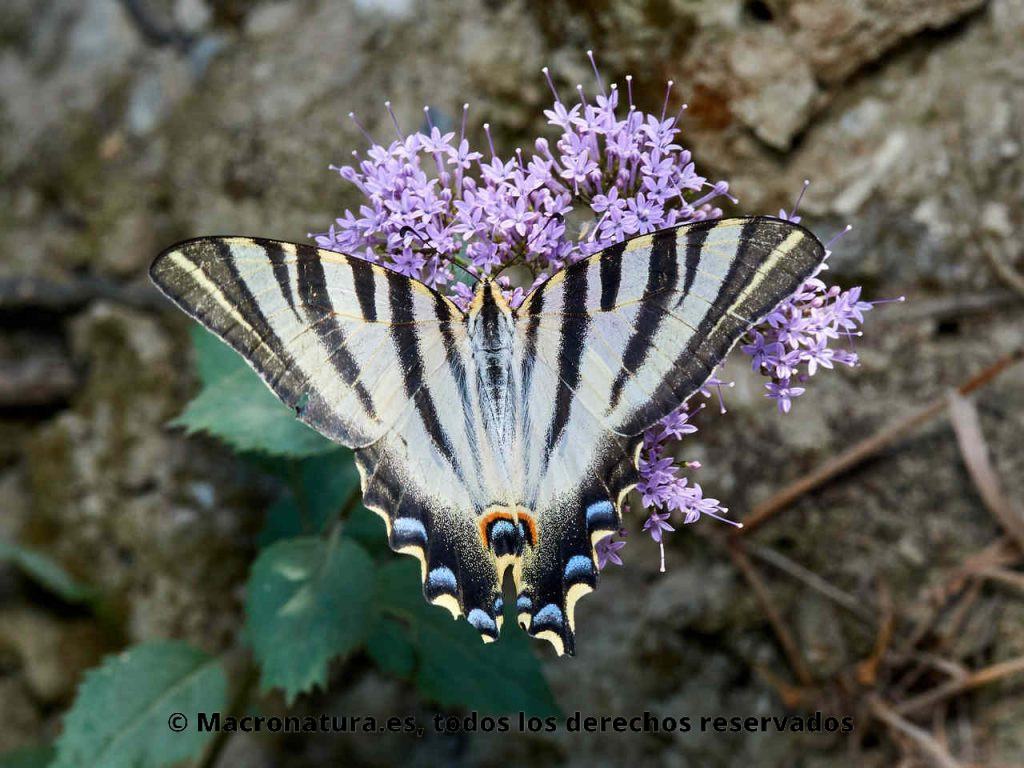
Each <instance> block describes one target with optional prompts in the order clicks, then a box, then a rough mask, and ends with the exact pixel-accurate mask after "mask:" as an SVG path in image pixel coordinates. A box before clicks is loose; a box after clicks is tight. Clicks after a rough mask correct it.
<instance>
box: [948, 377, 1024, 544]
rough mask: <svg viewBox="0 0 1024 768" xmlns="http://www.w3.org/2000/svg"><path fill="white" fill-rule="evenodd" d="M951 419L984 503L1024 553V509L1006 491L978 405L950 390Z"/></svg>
mask: <svg viewBox="0 0 1024 768" xmlns="http://www.w3.org/2000/svg"><path fill="white" fill-rule="evenodd" d="M949 419H950V421H951V422H952V424H953V431H954V432H955V433H956V441H957V444H958V445H959V446H960V453H961V455H962V456H963V457H964V464H966V465H967V471H968V472H969V473H970V475H971V480H973V481H974V485H975V487H976V488H977V489H978V493H979V494H981V499H982V501H984V502H985V507H986V508H987V509H988V511H989V512H991V513H992V516H993V517H994V518H995V519H996V521H997V522H998V523H999V524H1000V525H1001V526H1002V527H1003V530H1005V531H1006V533H1007V535H1009V536H1010V538H1011V539H1013V541H1014V543H1015V544H1016V545H1017V548H1018V549H1019V550H1020V551H1021V552H1022V553H1024V509H1021V508H1020V506H1019V505H1018V504H1014V503H1013V502H1012V501H1011V500H1010V499H1009V498H1007V496H1006V494H1004V493H1003V490H1002V488H1001V486H1000V483H999V478H998V476H997V475H996V472H995V469H994V468H993V467H992V462H991V461H990V460H989V455H988V447H987V446H986V444H985V437H984V435H983V434H982V432H981V423H980V421H979V420H978V410H977V408H975V406H974V403H972V402H971V401H970V400H968V399H967V398H965V397H964V396H963V395H961V394H959V393H958V392H950V393H949Z"/></svg>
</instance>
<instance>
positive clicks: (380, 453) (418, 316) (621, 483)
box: [151, 218, 824, 653]
mask: <svg viewBox="0 0 1024 768" xmlns="http://www.w3.org/2000/svg"><path fill="white" fill-rule="evenodd" d="M823 258H824V248H823V247H822V245H821V243H820V242H818V240H817V239H816V238H814V236H813V235H811V234H810V233H809V232H807V231H806V230H804V229H802V228H800V227H798V226H796V225H793V224H792V223H790V222H785V221H781V220H778V219H771V218H750V219H729V220H722V221H717V222H716V221H711V222H699V223H696V224H690V225H685V226H682V227H677V228H674V229H669V230H664V231H662V232H658V233H655V234H653V235H647V236H643V237H638V238H634V239H632V240H630V241H627V242H624V243H620V244H618V245H615V246H612V247H610V248H608V249H606V250H605V251H603V252H602V253H600V254H598V255H596V256H592V257H590V258H588V259H584V260H582V261H579V262H577V263H575V264H573V265H571V266H569V267H567V268H566V269H563V270H562V271H560V272H558V273H556V274H555V275H553V276H552V277H551V278H550V279H549V280H548V281H547V282H545V283H544V284H542V285H541V286H540V287H539V288H537V289H535V290H534V291H533V292H532V293H531V294H530V295H528V296H527V297H526V298H525V299H524V300H523V302H522V304H521V305H520V306H519V307H517V308H515V309H512V308H511V307H509V305H508V303H507V302H506V301H505V299H504V298H503V297H502V295H501V292H500V290H499V287H498V285H497V283H495V282H494V281H491V280H481V281H480V282H479V283H478V284H477V287H476V291H475V293H474V296H473V299H472V301H471V302H470V305H469V307H468V310H467V311H466V312H463V311H462V310H460V309H459V308H458V307H457V306H456V305H455V304H454V303H452V302H451V301H450V300H449V299H447V298H446V297H444V296H442V295H441V294H439V293H437V292H435V291H433V290H432V289H430V288H428V287H427V286H425V285H423V284H421V283H419V282H417V281H415V280H412V279H410V278H408V277H405V276H403V275H401V274H398V273H397V272H393V271H391V270H388V269H386V268H384V267H381V266H379V265H375V264H370V263H369V262H366V261H362V260H360V259H356V258H353V257H350V256H346V255H343V254H337V253H333V252H330V251H322V250H318V249H316V248H313V247H310V246H306V245H296V244H288V243H280V242H277V241H272V240H262V239H255V238H200V239H197V240H191V241H187V242H185V243H181V244H179V245H177V246H175V247H173V248H171V249H169V250H168V251H166V252H165V253H164V254H162V255H161V256H160V257H158V258H157V260H156V261H155V262H154V265H153V267H152V269H151V275H152V277H153V279H154V281H155V282H156V284H157V285H158V286H159V287H160V288H161V290H163V291H164V292H165V293H166V294H167V295H168V296H170V297H171V298H172V299H173V300H174V301H175V302H176V303H178V304H179V306H181V307H182V308H183V309H185V311H187V312H188V313H189V314H191V315H192V316H193V317H195V318H197V319H198V320H199V321H200V322H202V323H203V324H204V325H206V326H207V327H208V328H209V329H210V330H212V331H213V332H215V333H217V334H218V335H220V336H221V337H222V338H223V339H224V340H225V341H226V342H227V343H229V344H231V345H232V346H233V347H234V348H235V349H236V350H238V351H239V352H240V353H241V354H243V356H245V358H246V359H247V360H248V362H249V363H250V364H251V365H252V366H253V368H254V369H255V370H256V371H257V372H258V373H259V374H260V376H261V377H262V378H263V380H264V381H265V382H266V383H267V385H268V386H270V388H271V389H272V390H274V392H275V393H276V394H277V395H278V397H280V398H281V399H282V401H284V402H285V403H286V404H287V405H289V406H290V407H292V408H295V409H296V412H297V414H298V416H299V418H301V419H302V420H303V421H305V422H306V423H307V424H309V425H310V426H312V427H313V428H315V429H317V430H318V431H320V432H321V433H323V434H325V435H326V436H328V437H329V438H331V439H333V440H336V441H337V442H340V443H342V444H344V445H348V446H350V447H352V448H354V449H355V457H356V464H357V466H358V468H359V471H360V475H361V478H362V485H363V497H364V503H365V504H366V505H367V506H368V507H369V508H370V509H373V510H374V511H376V512H378V513H379V514H380V515H381V517H382V518H383V519H384V520H385V523H386V524H387V529H388V538H389V543H390V545H391V547H392V549H394V550H395V551H398V552H402V553H405V554H410V555H413V556H415V557H417V558H418V559H419V561H420V563H421V576H422V579H423V589H424V594H425V596H426V598H427V599H428V600H430V601H431V602H433V603H435V604H438V605H441V606H444V607H445V608H447V609H448V610H450V611H451V612H452V614H453V615H454V616H464V617H465V618H466V619H467V620H468V621H469V622H470V623H471V624H472V625H473V626H474V627H476V628H477V630H479V631H480V633H481V635H482V636H483V638H484V639H485V640H493V639H495V638H496V637H497V635H498V631H499V629H500V624H501V617H502V607H503V605H502V588H501V587H502V580H503V578H504V576H505V574H506V572H507V571H509V570H510V571H511V576H512V579H513V581H514V585H515V594H516V614H517V616H518V621H519V623H520V624H521V625H523V626H524V627H525V628H527V629H528V631H529V632H530V634H532V635H534V636H535V637H539V638H543V639H546V640H548V641H550V642H551V643H552V645H554V647H555V649H556V651H558V652H559V653H563V652H567V653H572V652H573V651H574V640H575V615H574V609H575V605H576V602H577V600H578V599H579V598H580V597H582V596H583V595H584V594H586V593H587V592H589V591H591V590H592V589H593V588H594V587H596V585H597V564H596V558H595V555H594V545H595V544H596V542H597V541H599V540H600V539H601V538H603V537H605V536H607V535H608V534H610V533H612V532H613V531H615V530H616V529H617V528H618V527H619V525H620V511H621V509H622V502H623V499H624V497H625V495H626V493H628V491H629V490H630V489H631V488H632V487H633V486H634V485H635V483H636V482H637V480H638V470H637V463H638V453H639V450H640V446H641V435H642V433H643V431H644V430H645V429H647V428H648V427H650V426H652V425H653V424H655V423H656V422H657V421H658V420H659V419H660V418H662V417H664V416H665V415H667V414H668V413H670V412H671V411H672V410H674V409H675V408H676V407H678V406H679V405H680V404H681V403H682V402H684V401H685V399H686V398H687V397H689V396H690V395H691V394H692V393H693V392H694V391H696V390H697V389H698V388H699V387H700V386H701V385H702V384H703V382H704V381H705V380H706V379H707V378H708V376H710V374H711V372H712V370H713V369H714V367H715V366H716V365H717V364H718V363H719V362H720V361H721V360H722V358H723V357H724V355H725V354H726V353H727V352H728V350H729V349H730V348H731V347H732V345H733V344H734V343H735V342H736V340H737V339H738V338H739V337H740V336H741V335H742V334H743V333H744V332H745V331H746V330H747V329H748V328H749V327H750V325H752V324H753V323H754V322H756V321H757V320H759V319H761V318H762V317H764V316H765V315H766V314H767V313H768V312H770V311H771V310H772V309H773V308H774V307H775V306H776V305H777V304H778V303H779V301H781V300H782V299H784V298H786V297H787V296H789V295H790V294H792V293H793V292H794V291H795V290H796V289H797V288H799V286H800V285H801V284H802V282H803V281H804V280H805V279H806V278H807V277H808V276H809V275H810V274H811V273H812V272H813V271H814V270H815V269H816V268H817V266H818V265H819V264H820V263H821V260H822V259H823Z"/></svg>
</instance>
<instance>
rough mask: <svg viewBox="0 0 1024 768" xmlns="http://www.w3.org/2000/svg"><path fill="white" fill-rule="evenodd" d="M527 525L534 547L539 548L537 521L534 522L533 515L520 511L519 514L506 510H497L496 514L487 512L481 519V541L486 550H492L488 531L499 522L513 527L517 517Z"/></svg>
mask: <svg viewBox="0 0 1024 768" xmlns="http://www.w3.org/2000/svg"><path fill="white" fill-rule="evenodd" d="M517 515H518V519H519V520H520V521H522V522H523V523H525V524H526V527H527V528H528V529H529V537H530V542H528V543H532V546H537V521H536V520H534V518H533V515H531V514H530V513H529V512H526V511H525V510H523V509H520V510H519V512H518V513H513V512H509V511H508V510H506V509H501V510H496V511H494V512H487V513H485V514H484V515H483V517H481V518H480V540H481V541H483V543H484V549H490V548H491V542H490V539H489V537H488V535H487V529H488V528H490V527H491V525H492V524H493V523H495V522H497V521H498V520H507V521H508V522H510V523H511V524H512V525H515V524H516V517H517Z"/></svg>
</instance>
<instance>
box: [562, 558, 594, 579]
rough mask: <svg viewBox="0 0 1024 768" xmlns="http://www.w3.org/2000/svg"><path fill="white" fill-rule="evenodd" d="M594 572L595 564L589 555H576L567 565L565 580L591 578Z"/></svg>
mask: <svg viewBox="0 0 1024 768" xmlns="http://www.w3.org/2000/svg"><path fill="white" fill-rule="evenodd" d="M593 573H594V564H593V563H592V562H591V560H590V558H589V557H584V556H583V555H574V556H573V557H572V558H570V560H569V562H568V563H567V564H566V566H565V580H566V581H577V580H579V579H580V578H589V577H590V576H592V575H593Z"/></svg>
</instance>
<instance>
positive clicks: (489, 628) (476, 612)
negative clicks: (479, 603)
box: [466, 608, 498, 634]
mask: <svg viewBox="0 0 1024 768" xmlns="http://www.w3.org/2000/svg"><path fill="white" fill-rule="evenodd" d="M466 621H468V622H469V623H470V624H472V625H473V626H474V627H476V628H477V630H478V631H480V632H485V633H487V634H491V633H495V634H496V633H497V631H498V625H497V624H495V623H494V619H492V618H491V617H490V616H488V615H487V613H486V612H485V611H483V610H481V609H480V608H474V609H473V610H471V611H470V612H469V615H468V616H466Z"/></svg>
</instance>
